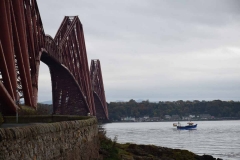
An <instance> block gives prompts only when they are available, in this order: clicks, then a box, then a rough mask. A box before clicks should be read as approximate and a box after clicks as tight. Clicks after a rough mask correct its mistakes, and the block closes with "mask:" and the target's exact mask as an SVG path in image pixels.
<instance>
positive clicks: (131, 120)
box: [121, 117, 136, 122]
mask: <svg viewBox="0 0 240 160" xmlns="http://www.w3.org/2000/svg"><path fill="white" fill-rule="evenodd" d="M121 121H126V122H135V121H136V119H135V117H122V118H121Z"/></svg>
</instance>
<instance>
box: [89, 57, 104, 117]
mask: <svg viewBox="0 0 240 160" xmlns="http://www.w3.org/2000/svg"><path fill="white" fill-rule="evenodd" d="M90 76H91V81H92V88H93V96H94V102H95V108H96V116H97V118H98V119H108V109H107V103H106V98H105V91H104V86H103V78H102V70H101V65H100V61H99V60H92V61H91V67H90Z"/></svg>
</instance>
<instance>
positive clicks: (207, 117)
mask: <svg viewBox="0 0 240 160" xmlns="http://www.w3.org/2000/svg"><path fill="white" fill-rule="evenodd" d="M199 117H200V119H212V116H211V115H210V114H200V115H199Z"/></svg>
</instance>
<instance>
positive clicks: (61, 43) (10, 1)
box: [0, 0, 108, 117]
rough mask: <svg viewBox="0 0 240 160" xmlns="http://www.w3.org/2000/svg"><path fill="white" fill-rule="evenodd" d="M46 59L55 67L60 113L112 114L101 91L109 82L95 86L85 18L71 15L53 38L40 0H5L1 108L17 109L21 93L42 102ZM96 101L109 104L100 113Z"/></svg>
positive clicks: (0, 15)
mask: <svg viewBox="0 0 240 160" xmlns="http://www.w3.org/2000/svg"><path fill="white" fill-rule="evenodd" d="M40 60H41V61H43V62H44V63H46V64H47V65H48V66H49V70H50V73H51V80H52V95H53V111H54V114H78V115H87V114H88V113H91V115H101V116H100V117H104V114H105V117H108V113H107V108H106V101H105V95H104V99H103V97H102V95H101V92H104V88H103V84H102V88H101V89H102V91H101V92H100V91H99V90H98V91H97V92H96V91H95V89H93V88H92V87H93V86H95V84H92V82H95V81H91V79H90V74H89V68H88V62H87V53H86V46H85V40H84V34H83V28H82V24H81V22H80V20H79V18H78V17H77V16H73V17H69V16H66V17H65V18H64V20H63V22H62V24H61V26H60V27H59V29H58V31H57V34H56V36H55V38H54V39H53V38H51V37H50V36H48V35H45V33H44V29H43V25H42V21H41V17H40V14H39V10H38V6H37V2H36V0H1V1H0V111H1V112H3V114H5V115H11V114H14V113H15V112H16V108H17V105H16V101H19V100H20V99H24V102H25V104H26V105H28V106H31V107H34V108H36V106H37V97H38V95H37V94H38V74H39V73H38V72H39V65H40ZM99 65H100V63H99ZM100 71H101V70H100ZM101 83H102V79H101ZM93 90H94V92H93ZM93 93H94V94H93ZM96 97H97V98H96ZM95 103H96V105H97V106H98V104H101V105H102V106H103V107H102V108H103V110H99V109H98V110H99V114H98V113H96V111H97V110H96V109H95ZM100 112H101V113H100Z"/></svg>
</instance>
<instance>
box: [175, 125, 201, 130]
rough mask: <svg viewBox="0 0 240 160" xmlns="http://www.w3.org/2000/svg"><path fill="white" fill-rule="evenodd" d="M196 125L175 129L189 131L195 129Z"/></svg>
mask: <svg viewBox="0 0 240 160" xmlns="http://www.w3.org/2000/svg"><path fill="white" fill-rule="evenodd" d="M196 128H197V124H195V125H188V126H177V129H186V130H191V129H196Z"/></svg>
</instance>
